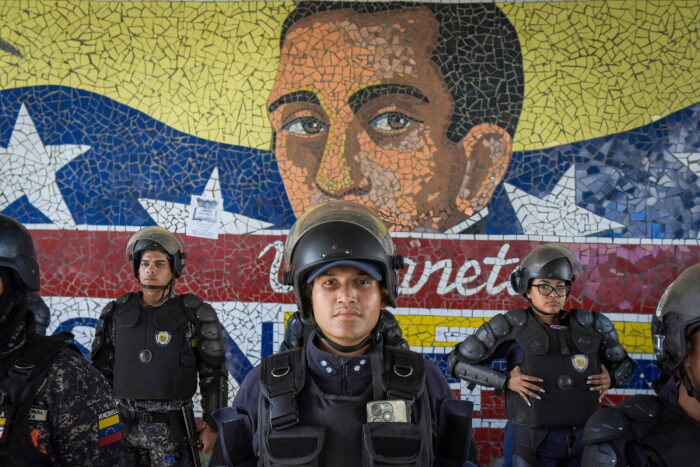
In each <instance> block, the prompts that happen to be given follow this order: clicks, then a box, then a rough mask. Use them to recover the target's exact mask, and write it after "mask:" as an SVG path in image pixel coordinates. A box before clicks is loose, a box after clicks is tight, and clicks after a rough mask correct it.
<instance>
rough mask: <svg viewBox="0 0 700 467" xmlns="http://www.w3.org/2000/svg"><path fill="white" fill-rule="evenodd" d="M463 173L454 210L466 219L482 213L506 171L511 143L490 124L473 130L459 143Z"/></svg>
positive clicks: (495, 126) (509, 139) (508, 135)
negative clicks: (464, 162)
mask: <svg viewBox="0 0 700 467" xmlns="http://www.w3.org/2000/svg"><path fill="white" fill-rule="evenodd" d="M461 144H462V147H463V151H464V157H465V159H466V164H465V165H466V170H465V172H464V178H463V180H462V185H461V187H460V189H459V192H458V194H457V207H458V208H459V210H460V211H462V212H463V213H464V214H466V215H467V216H472V215H474V214H475V213H477V212H479V211H481V210H482V209H483V208H484V207H486V205H487V204H488V202H489V201H490V200H491V197H492V196H493V192H494V190H495V189H496V187H497V186H498V184H499V183H501V181H502V180H503V177H504V176H505V175H506V172H507V171H508V165H509V164H510V154H511V152H512V148H513V141H512V138H511V136H510V134H508V132H507V131H506V130H504V129H503V128H501V127H500V126H498V125H494V124H492V123H482V124H480V125H477V126H475V127H473V128H472V129H471V130H470V131H469V133H467V135H466V136H465V137H464V138H463V139H462V141H461Z"/></svg>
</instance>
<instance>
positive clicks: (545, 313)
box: [530, 302, 559, 316]
mask: <svg viewBox="0 0 700 467" xmlns="http://www.w3.org/2000/svg"><path fill="white" fill-rule="evenodd" d="M530 304H531V306H532V309H533V310H535V311H536V312H537V313H539V314H541V315H544V316H556V315H558V314H559V312H558V311H557V312H556V313H547V312H546V311H543V310H540V309H539V308H537V307H536V306H535V304H534V303H532V302H530Z"/></svg>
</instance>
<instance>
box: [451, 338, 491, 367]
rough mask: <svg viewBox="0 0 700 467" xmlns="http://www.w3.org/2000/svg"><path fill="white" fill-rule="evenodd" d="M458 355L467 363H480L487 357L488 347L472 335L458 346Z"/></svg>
mask: <svg viewBox="0 0 700 467" xmlns="http://www.w3.org/2000/svg"><path fill="white" fill-rule="evenodd" d="M457 353H458V354H459V356H460V357H462V359H464V360H466V361H467V362H472V363H474V362H480V361H481V360H482V359H483V358H484V357H485V356H486V347H484V344H483V343H482V342H481V341H480V340H479V339H477V338H476V337H475V336H474V335H471V336H467V338H466V339H464V340H463V341H462V342H461V343H460V344H458V345H457Z"/></svg>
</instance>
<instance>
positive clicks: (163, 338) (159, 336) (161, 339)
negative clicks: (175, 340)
mask: <svg viewBox="0 0 700 467" xmlns="http://www.w3.org/2000/svg"><path fill="white" fill-rule="evenodd" d="M172 336H173V335H172V334H171V333H169V332H168V331H158V332H156V335H155V338H156V344H158V345H159V346H161V347H165V346H166V345H168V343H169V342H170V338H171V337H172Z"/></svg>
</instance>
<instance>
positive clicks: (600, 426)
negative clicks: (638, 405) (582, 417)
mask: <svg viewBox="0 0 700 467" xmlns="http://www.w3.org/2000/svg"><path fill="white" fill-rule="evenodd" d="M629 431H630V423H629V420H628V419H627V417H626V416H625V414H624V413H623V412H621V411H619V410H617V409H614V408H612V407H603V408H602V409H598V410H596V411H595V413H593V415H591V418H589V419H588V422H587V423H586V428H585V429H584V431H583V443H584V444H597V443H603V442H605V441H610V440H612V439H615V438H621V437H624V436H626V434H627V433H629Z"/></svg>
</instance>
